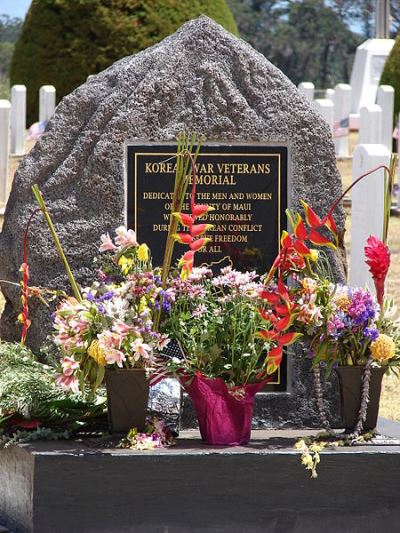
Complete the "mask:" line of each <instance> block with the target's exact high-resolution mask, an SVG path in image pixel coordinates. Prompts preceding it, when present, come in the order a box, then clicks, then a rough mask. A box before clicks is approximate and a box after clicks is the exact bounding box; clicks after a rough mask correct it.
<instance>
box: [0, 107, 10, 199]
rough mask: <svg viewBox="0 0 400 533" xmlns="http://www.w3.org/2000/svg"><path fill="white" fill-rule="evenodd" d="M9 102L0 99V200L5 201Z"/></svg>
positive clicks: (8, 147) (8, 148) (8, 149)
mask: <svg viewBox="0 0 400 533" xmlns="http://www.w3.org/2000/svg"><path fill="white" fill-rule="evenodd" d="M10 115H11V103H10V102H9V101H8V100H0V202H2V203H3V204H5V203H6V198H7V176H8V155H9V151H10Z"/></svg>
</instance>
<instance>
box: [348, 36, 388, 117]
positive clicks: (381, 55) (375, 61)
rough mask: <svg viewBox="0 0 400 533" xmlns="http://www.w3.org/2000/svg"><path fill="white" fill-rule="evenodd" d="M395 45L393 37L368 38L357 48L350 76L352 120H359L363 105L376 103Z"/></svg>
mask: <svg viewBox="0 0 400 533" xmlns="http://www.w3.org/2000/svg"><path fill="white" fill-rule="evenodd" d="M393 45H394V40H393V39H368V40H367V41H365V42H364V43H362V44H361V45H360V46H359V47H358V48H357V52H356V57H355V59H354V63H353V70H352V72H351V78H350V85H351V89H352V96H351V110H350V112H351V115H352V116H351V118H352V121H356V120H357V117H358V116H359V114H360V109H361V108H362V107H364V106H368V105H371V104H374V103H375V100H376V92H377V89H378V85H379V81H380V79H381V75H382V71H383V67H384V64H385V61H386V59H387V57H388V55H389V54H390V51H391V49H392V48H393Z"/></svg>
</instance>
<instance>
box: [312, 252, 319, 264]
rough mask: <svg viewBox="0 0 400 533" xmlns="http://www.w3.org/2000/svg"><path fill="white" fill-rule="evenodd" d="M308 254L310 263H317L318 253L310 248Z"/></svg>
mask: <svg viewBox="0 0 400 533" xmlns="http://www.w3.org/2000/svg"><path fill="white" fill-rule="evenodd" d="M310 252H311V255H310V259H311V261H314V263H316V262H317V261H318V257H319V251H318V250H316V249H315V248H311V250H310Z"/></svg>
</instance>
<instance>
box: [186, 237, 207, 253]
mask: <svg viewBox="0 0 400 533" xmlns="http://www.w3.org/2000/svg"><path fill="white" fill-rule="evenodd" d="M210 241H211V239H209V238H208V237H202V238H201V239H197V240H196V241H193V242H192V243H191V244H189V247H190V249H191V250H193V251H194V252H197V251H198V250H201V248H204V246H205V245H206V244H208V243H209V242H210Z"/></svg>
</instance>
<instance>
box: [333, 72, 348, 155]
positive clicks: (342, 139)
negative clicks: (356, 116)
mask: <svg viewBox="0 0 400 533" xmlns="http://www.w3.org/2000/svg"><path fill="white" fill-rule="evenodd" d="M350 104H351V87H350V85H348V84H347V83H338V84H337V85H336V87H335V100H334V115H333V137H334V139H335V151H336V155H337V156H338V157H348V156H349V114H350Z"/></svg>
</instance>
